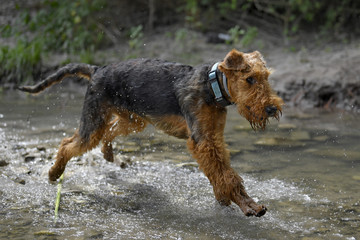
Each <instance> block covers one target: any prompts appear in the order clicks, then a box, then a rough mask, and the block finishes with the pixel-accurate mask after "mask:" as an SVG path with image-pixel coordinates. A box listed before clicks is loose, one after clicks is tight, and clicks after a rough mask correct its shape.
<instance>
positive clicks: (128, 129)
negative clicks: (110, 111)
mask: <svg viewBox="0 0 360 240" xmlns="http://www.w3.org/2000/svg"><path fill="white" fill-rule="evenodd" d="M146 125H147V121H146V120H145V119H143V118H142V117H140V116H138V115H136V114H135V113H129V112H128V111H123V112H121V113H115V118H114V119H113V120H112V121H110V122H109V123H108V124H107V125H106V130H105V132H104V135H103V138H102V142H103V147H102V149H101V151H102V152H103V154H104V158H105V159H106V160H107V161H109V162H113V161H114V155H113V149H112V144H111V142H112V141H113V140H114V138H115V137H116V136H127V135H129V134H131V133H138V132H141V131H142V130H144V128H145V127H146Z"/></svg>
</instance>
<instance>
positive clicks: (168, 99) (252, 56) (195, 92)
mask: <svg viewBox="0 0 360 240" xmlns="http://www.w3.org/2000/svg"><path fill="white" fill-rule="evenodd" d="M210 69H211V65H202V66H198V67H191V66H188V65H183V64H179V63H172V62H166V61H162V60H152V59H135V60H129V61H125V62H121V63H116V64H111V65H107V66H104V67H96V66H90V65H86V64H70V65H67V66H65V67H63V68H61V69H60V70H59V71H58V72H56V73H54V74H53V75H51V76H50V77H48V78H47V79H45V80H44V81H43V82H41V83H39V84H38V85H36V86H34V87H20V88H19V89H20V90H22V91H27V92H31V93H38V92H41V91H42V90H44V89H46V88H47V87H49V86H51V85H53V84H54V83H57V82H60V81H61V80H62V79H64V78H65V77H67V76H75V77H82V78H87V79H88V80H89V86H88V89H87V93H86V96H85V100H84V106H83V111H82V116H81V120H80V126H79V130H77V131H76V132H75V134H74V136H72V137H70V138H65V139H64V140H63V141H62V143H61V145H60V148H59V151H58V153H57V157H56V162H55V164H54V165H53V166H52V167H51V169H50V171H49V178H50V180H56V179H57V178H59V177H60V175H61V174H62V173H63V172H64V170H65V166H66V164H67V162H68V161H69V160H70V159H71V158H72V157H74V156H78V155H81V154H83V153H84V152H86V151H89V150H91V149H92V148H94V147H95V146H97V145H98V144H99V142H100V141H102V143H103V147H102V152H103V154H104V158H105V159H106V160H108V161H113V152H112V145H111V142H112V141H113V139H114V138H115V137H116V136H118V135H122V136H125V135H128V134H131V133H135V132H140V131H142V130H143V129H144V128H145V127H146V125H147V124H153V125H154V126H155V127H156V128H158V129H161V130H163V131H164V132H165V133H167V134H169V135H172V136H175V137H178V138H182V139H187V146H188V149H189V151H190V152H191V153H192V155H193V157H194V158H195V159H196V160H197V162H198V164H199V168H200V169H201V170H202V171H203V172H204V174H205V175H206V176H207V177H208V179H209V181H210V183H211V185H212V186H213V190H214V194H215V197H216V199H217V200H218V201H219V202H220V203H221V204H224V205H229V204H230V203H231V202H234V203H236V204H237V205H238V206H239V207H240V208H241V210H242V211H243V212H244V214H245V215H246V216H251V215H254V216H258V217H260V216H262V215H264V214H265V213H266V207H265V206H263V205H259V204H257V203H255V202H254V200H253V199H252V198H251V197H249V196H248V194H247V193H246V191H245V187H244V185H243V181H242V179H241V177H240V176H239V175H238V174H237V173H236V172H235V171H234V170H233V169H232V168H231V166H230V154H229V151H228V150H227V148H226V144H225V140H224V135H223V133H224V128H225V122H226V108H225V107H223V106H220V105H218V104H217V102H216V101H215V99H214V95H213V93H212V90H211V87H210V85H209V82H208V73H209V71H210ZM219 70H220V71H221V72H223V73H224V74H225V76H226V77H227V81H228V82H227V85H228V88H229V93H230V98H231V99H228V100H229V101H231V102H234V103H235V104H236V105H237V109H238V111H239V113H240V114H241V115H242V116H244V117H245V118H246V119H247V120H248V121H249V122H250V124H251V126H252V127H253V128H254V129H264V128H265V126H266V124H267V122H268V118H269V117H275V118H277V119H278V118H279V114H280V113H281V106H282V104H283V102H282V100H281V99H280V98H279V97H278V96H277V95H276V94H275V93H274V92H273V90H272V89H271V87H270V85H269V83H268V77H269V75H270V70H269V69H268V68H267V67H266V63H265V61H264V59H263V57H262V56H261V54H260V53H259V52H253V53H242V52H239V51H237V50H232V51H231V52H229V53H228V54H227V55H226V57H225V59H224V60H223V61H222V62H221V63H220V64H219ZM220 84H221V83H220ZM221 87H223V86H221Z"/></svg>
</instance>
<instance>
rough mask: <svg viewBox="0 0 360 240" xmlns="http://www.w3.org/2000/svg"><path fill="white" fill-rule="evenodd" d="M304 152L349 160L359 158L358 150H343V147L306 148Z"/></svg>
mask: <svg viewBox="0 0 360 240" xmlns="http://www.w3.org/2000/svg"><path fill="white" fill-rule="evenodd" d="M306 152H309V153H311V154H314V155H317V156H321V157H330V158H340V159H344V160H349V161H357V160H359V159H360V152H358V151H351V150H344V149H336V148H329V149H308V150H307V151H306Z"/></svg>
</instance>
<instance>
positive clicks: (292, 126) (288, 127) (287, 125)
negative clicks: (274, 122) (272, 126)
mask: <svg viewBox="0 0 360 240" xmlns="http://www.w3.org/2000/svg"><path fill="white" fill-rule="evenodd" d="M278 128H279V129H280V130H292V129H296V128H297V126H296V125H295V124H292V123H279V125H278Z"/></svg>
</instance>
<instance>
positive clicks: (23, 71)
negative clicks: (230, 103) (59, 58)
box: [0, 39, 43, 81]
mask: <svg viewBox="0 0 360 240" xmlns="http://www.w3.org/2000/svg"><path fill="white" fill-rule="evenodd" d="M42 50H43V41H42V39H36V40H34V41H33V42H31V43H29V42H27V41H24V40H18V41H17V42H16V45H15V46H14V47H13V48H10V47H8V46H2V47H1V48H0V77H1V78H3V79H4V80H7V81H9V80H11V79H14V78H18V79H24V80H30V81H32V80H33V73H34V72H37V70H38V69H39V67H40V61H41V54H42Z"/></svg>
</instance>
